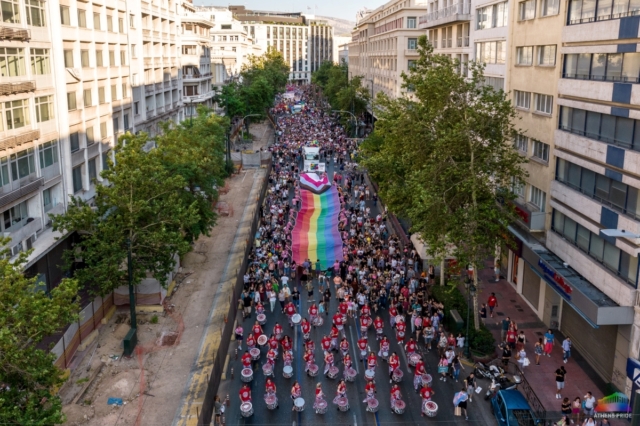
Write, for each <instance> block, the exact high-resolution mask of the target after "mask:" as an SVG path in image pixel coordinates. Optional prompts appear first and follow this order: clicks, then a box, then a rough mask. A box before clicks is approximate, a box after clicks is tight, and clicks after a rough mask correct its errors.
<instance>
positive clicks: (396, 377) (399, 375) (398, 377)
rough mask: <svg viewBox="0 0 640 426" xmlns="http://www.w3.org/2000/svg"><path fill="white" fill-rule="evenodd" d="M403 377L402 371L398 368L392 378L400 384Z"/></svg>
mask: <svg viewBox="0 0 640 426" xmlns="http://www.w3.org/2000/svg"><path fill="white" fill-rule="evenodd" d="M402 376H404V373H403V372H402V370H400V368H396V369H395V370H393V375H392V376H391V378H392V379H393V381H394V382H396V383H400V382H401V381H402Z"/></svg>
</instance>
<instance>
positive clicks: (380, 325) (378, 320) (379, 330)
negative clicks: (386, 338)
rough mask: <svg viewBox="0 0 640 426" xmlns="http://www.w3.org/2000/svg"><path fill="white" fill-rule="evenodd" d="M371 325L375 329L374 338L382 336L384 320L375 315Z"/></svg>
mask: <svg viewBox="0 0 640 426" xmlns="http://www.w3.org/2000/svg"><path fill="white" fill-rule="evenodd" d="M373 327H374V328H375V329H376V339H379V338H380V336H382V332H383V331H384V322H383V321H382V318H380V317H377V318H376V319H375V320H374V321H373Z"/></svg>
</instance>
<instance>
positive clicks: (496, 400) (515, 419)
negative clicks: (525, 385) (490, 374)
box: [491, 389, 542, 426]
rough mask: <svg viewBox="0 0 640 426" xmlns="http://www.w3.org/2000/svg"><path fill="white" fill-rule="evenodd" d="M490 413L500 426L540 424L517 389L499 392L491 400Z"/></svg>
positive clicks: (533, 425) (531, 425) (532, 425)
mask: <svg viewBox="0 0 640 426" xmlns="http://www.w3.org/2000/svg"><path fill="white" fill-rule="evenodd" d="M491 411H492V412H493V414H494V415H495V416H496V420H497V421H498V425H500V426H536V425H538V424H541V423H542V421H541V420H539V419H537V418H536V416H535V414H534V413H533V410H531V406H530V405H529V403H528V402H527V400H526V398H525V397H524V395H522V394H521V393H520V391H519V390H517V389H505V390H499V391H498V392H497V393H496V395H495V396H494V397H493V398H492V399H491Z"/></svg>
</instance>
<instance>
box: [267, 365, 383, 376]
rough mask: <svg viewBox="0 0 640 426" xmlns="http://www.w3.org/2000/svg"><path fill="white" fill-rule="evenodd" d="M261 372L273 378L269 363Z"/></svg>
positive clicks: (271, 367)
mask: <svg viewBox="0 0 640 426" xmlns="http://www.w3.org/2000/svg"><path fill="white" fill-rule="evenodd" d="M262 372H263V373H264V375H265V377H269V376H273V365H271V363H270V362H267V363H266V364H265V365H263V366H262ZM394 374H395V373H394Z"/></svg>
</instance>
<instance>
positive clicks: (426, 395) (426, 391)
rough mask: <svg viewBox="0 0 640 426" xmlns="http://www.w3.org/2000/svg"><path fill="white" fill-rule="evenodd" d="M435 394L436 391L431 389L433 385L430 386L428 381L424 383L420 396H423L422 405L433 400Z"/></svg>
mask: <svg viewBox="0 0 640 426" xmlns="http://www.w3.org/2000/svg"><path fill="white" fill-rule="evenodd" d="M433 395H435V392H434V391H433V389H431V386H429V384H428V383H423V384H422V389H420V397H421V398H422V405H424V403H425V402H427V401H431V398H433Z"/></svg>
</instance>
